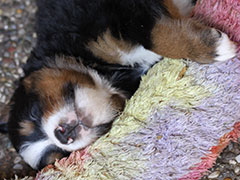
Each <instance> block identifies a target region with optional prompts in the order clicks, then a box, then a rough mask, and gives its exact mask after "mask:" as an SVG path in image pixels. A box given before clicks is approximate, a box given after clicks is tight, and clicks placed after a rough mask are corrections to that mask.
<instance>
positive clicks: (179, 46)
mask: <svg viewBox="0 0 240 180" xmlns="http://www.w3.org/2000/svg"><path fill="white" fill-rule="evenodd" d="M215 41H216V37H214V34H211V28H208V27H206V26H204V25H202V24H199V23H197V22H194V21H192V20H170V19H168V20H166V21H165V20H161V21H159V22H157V23H156V25H155V26H154V28H153V30H152V43H153V47H152V51H154V52H155V53H157V54H160V55H162V56H165V57H169V58H176V59H181V58H188V59H191V60H193V61H197V62H199V63H210V62H212V60H213V57H214V54H215V49H216V47H215V44H214V42H215Z"/></svg>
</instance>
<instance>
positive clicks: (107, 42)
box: [6, 0, 235, 169]
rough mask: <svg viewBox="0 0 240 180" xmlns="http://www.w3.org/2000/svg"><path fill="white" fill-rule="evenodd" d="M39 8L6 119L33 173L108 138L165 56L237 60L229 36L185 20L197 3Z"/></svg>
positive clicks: (128, 1) (43, 1)
mask: <svg viewBox="0 0 240 180" xmlns="http://www.w3.org/2000/svg"><path fill="white" fill-rule="evenodd" d="M37 5H38V12H37V26H36V29H37V34H38V41H37V45H36V47H35V48H34V50H33V51H32V53H31V55H30V57H29V59H28V62H27V64H26V65H25V67H24V72H25V76H24V77H23V78H22V79H21V80H20V82H19V86H18V88H17V89H16V91H15V93H14V95H13V97H12V99H11V103H10V110H9V113H7V115H6V118H8V120H9V123H8V130H9V136H10V139H11V141H12V144H13V145H14V147H15V148H16V150H17V151H18V152H19V154H20V155H21V156H22V157H23V159H24V160H25V161H26V162H27V163H28V164H29V165H30V166H31V167H32V168H34V169H41V168H43V167H44V166H45V165H47V164H49V163H53V162H54V161H55V159H59V158H61V157H64V156H67V155H68V154H69V153H70V152H71V151H74V150H78V149H81V148H84V147H86V146H88V145H89V144H91V143H92V142H94V141H95V140H96V139H97V138H98V137H100V136H101V135H103V134H104V133H106V132H107V131H108V130H109V129H110V128H111V123H112V121H113V120H114V119H115V118H116V117H117V116H118V115H119V114H120V113H121V112H122V110H123V108H124V104H125V100H126V99H128V98H130V97H131V95H132V94H133V93H134V92H135V90H136V89H137V87H138V84H139V81H140V79H141V75H143V74H144V73H145V72H146V71H147V70H148V69H149V67H151V66H152V65H153V64H154V63H156V62H158V61H159V60H161V59H162V57H163V56H166V57H170V58H186V59H191V60H193V61H196V62H199V63H212V62H215V61H224V60H227V59H230V58H232V57H234V56H235V46H234V44H233V43H232V42H231V41H230V40H229V39H228V37H227V36H226V34H224V33H222V32H220V31H217V30H215V29H213V28H209V27H206V26H204V25H202V24H201V23H198V22H196V21H194V20H191V19H189V18H187V17H188V16H189V13H190V12H191V9H192V7H193V5H194V2H193V1H192V0H57V1H56V0H38V1H37ZM159 83H161V82H159Z"/></svg>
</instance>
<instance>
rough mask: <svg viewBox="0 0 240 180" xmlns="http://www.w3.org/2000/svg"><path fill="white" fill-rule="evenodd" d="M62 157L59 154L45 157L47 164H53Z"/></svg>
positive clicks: (55, 153)
mask: <svg viewBox="0 0 240 180" xmlns="http://www.w3.org/2000/svg"><path fill="white" fill-rule="evenodd" d="M62 157H63V155H62V154H61V153H57V152H54V153H51V154H50V155H49V156H48V157H47V164H53V163H54V162H55V161H56V160H57V159H61V158H62Z"/></svg>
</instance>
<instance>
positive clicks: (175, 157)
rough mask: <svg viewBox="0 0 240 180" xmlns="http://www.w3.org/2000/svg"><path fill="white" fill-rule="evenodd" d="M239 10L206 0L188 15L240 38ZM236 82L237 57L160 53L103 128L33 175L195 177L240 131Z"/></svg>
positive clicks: (239, 80)
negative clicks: (198, 59) (205, 59)
mask: <svg viewBox="0 0 240 180" xmlns="http://www.w3.org/2000/svg"><path fill="white" fill-rule="evenodd" d="M239 12H240V1H239V0H205V1H198V2H197V6H196V8H195V11H194V15H195V17H197V18H201V19H202V20H204V21H205V22H206V23H208V24H210V25H212V26H214V27H217V28H218V29H221V30H222V31H224V32H226V33H228V34H229V35H230V36H231V38H232V39H233V40H235V41H236V42H239V41H240V32H239V31H240V26H239V19H240V17H239V16H240V13H239ZM205 17H206V18H205ZM239 87H240V60H239V58H235V59H231V60H229V61H226V62H218V63H215V64H211V65H199V64H197V63H194V62H191V61H186V60H173V59H167V58H165V59H164V60H162V61H161V62H159V63H158V64H156V65H155V66H154V67H153V68H152V69H151V70H150V71H149V72H148V74H147V75H146V76H144V77H143V78H142V82H141V85H140V87H139V89H138V90H137V92H136V93H135V95H134V96H133V97H132V98H131V99H130V100H129V101H128V102H127V106H126V108H125V110H124V112H123V113H122V115H121V116H120V117H119V118H118V119H117V120H116V121H115V122H114V124H113V128H112V129H111V131H110V132H109V133H108V134H106V135H105V136H103V137H101V138H100V139H98V140H97V141H96V142H95V143H94V144H92V145H91V146H89V147H87V148H85V149H83V150H80V151H76V152H73V153H72V154H71V155H70V157H68V158H64V159H61V160H57V161H56V163H55V164H54V165H49V166H47V167H46V168H44V169H43V170H42V171H41V172H39V173H38V175H37V177H36V179H56V180H66V179H79V180H81V179H84V180H87V179H89V180H96V179H103V180H104V179H119V180H120V179H121V180H124V179H126V180H129V179H139V180H142V179H148V180H150V179H158V180H176V179H178V180H197V179H199V178H201V177H202V176H203V175H204V174H205V173H206V172H207V171H208V169H209V168H211V167H212V166H213V164H214V163H215V161H216V158H217V157H218V156H219V154H220V153H221V152H222V150H223V149H224V148H225V147H226V146H227V145H228V144H229V142H230V141H237V139H238V138H239V136H240V96H239V94H240V88H239Z"/></svg>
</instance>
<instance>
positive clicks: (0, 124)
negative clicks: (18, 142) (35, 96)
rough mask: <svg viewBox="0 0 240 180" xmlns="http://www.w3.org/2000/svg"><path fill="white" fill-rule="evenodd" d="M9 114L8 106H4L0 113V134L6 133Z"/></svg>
mask: <svg viewBox="0 0 240 180" xmlns="http://www.w3.org/2000/svg"><path fill="white" fill-rule="evenodd" d="M9 113H10V105H5V107H4V108H3V109H2V110H1V112H0V133H7V132H8V118H9Z"/></svg>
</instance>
